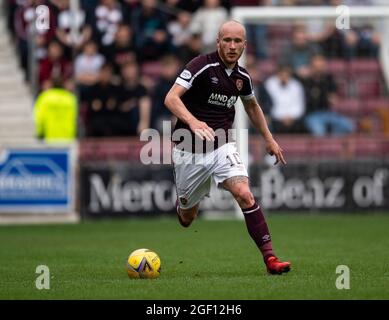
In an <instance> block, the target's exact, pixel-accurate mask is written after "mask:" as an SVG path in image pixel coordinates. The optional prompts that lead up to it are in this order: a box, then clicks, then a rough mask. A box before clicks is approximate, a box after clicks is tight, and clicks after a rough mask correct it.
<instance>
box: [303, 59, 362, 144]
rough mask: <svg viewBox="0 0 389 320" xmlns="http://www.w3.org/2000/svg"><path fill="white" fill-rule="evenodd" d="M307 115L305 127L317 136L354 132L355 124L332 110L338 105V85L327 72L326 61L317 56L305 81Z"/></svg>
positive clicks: (312, 61)
mask: <svg viewBox="0 0 389 320" xmlns="http://www.w3.org/2000/svg"><path fill="white" fill-rule="evenodd" d="M304 87H305V94H306V101H307V113H306V116H305V119H304V121H305V125H306V127H307V129H308V131H309V132H310V133H312V134H313V135H315V136H324V135H326V134H328V133H330V132H331V133H332V134H334V135H342V134H347V133H351V132H353V131H354V123H353V121H351V120H350V119H349V118H346V117H345V116H342V115H340V114H338V113H336V112H334V111H332V110H331V106H333V105H334V104H336V103H337V100H338V97H337V95H336V85H335V81H334V79H333V77H332V75H331V74H329V73H328V72H327V65H326V59H325V58H324V56H322V55H316V56H314V57H313V58H312V60H311V75H310V76H309V77H308V78H306V79H305V80H304Z"/></svg>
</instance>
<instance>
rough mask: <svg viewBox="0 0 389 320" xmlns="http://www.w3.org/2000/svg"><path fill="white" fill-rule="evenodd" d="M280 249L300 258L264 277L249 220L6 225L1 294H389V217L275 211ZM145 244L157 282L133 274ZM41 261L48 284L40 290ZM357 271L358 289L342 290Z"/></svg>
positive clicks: (353, 283) (0, 233)
mask: <svg viewBox="0 0 389 320" xmlns="http://www.w3.org/2000/svg"><path fill="white" fill-rule="evenodd" d="M267 219H268V224H269V227H270V230H271V233H272V237H273V245H274V248H275V250H276V253H277V254H278V255H279V257H280V258H282V259H287V260H289V261H291V262H292V270H291V271H290V272H289V273H288V274H285V275H282V276H270V275H267V274H266V270H265V266H264V264H263V263H262V259H261V258H260V255H259V253H258V251H257V249H256V247H255V245H254V242H253V241H252V240H251V238H250V237H249V235H248V233H247V231H246V226H245V223H244V221H233V220H220V221H209V220H203V219H198V220H197V221H195V222H194V224H193V225H192V226H191V227H190V228H189V229H184V228H182V227H181V226H180V225H179V224H178V222H177V221H176V220H175V219H168V218H162V219H146V220H135V219H126V220H106V221H92V222H82V223H80V224H76V225H39V226H37V225H35V226H1V227H0V261H1V263H0V274H1V279H0V299H233V300H239V299H389V215H376V214H372V215H357V214H354V215H336V214H330V215H312V214H307V215H303V214H301V215H299V214H289V215H287V214H270V215H268V218H267ZM138 248H149V249H152V250H154V251H156V252H157V253H158V254H159V256H160V257H161V260H162V272H161V276H160V277H159V278H158V279H154V280H148V279H137V280H133V279H129V278H128V277H127V274H126V269H125V263H126V259H127V256H128V255H129V253H130V252H131V251H132V250H134V249H138ZM38 265H47V266H48V267H49V270H50V278H51V279H50V289H49V290H38V289H36V287H35V280H36V278H37V277H38V276H39V275H38V274H36V273H35V270H36V267H37V266H38ZM338 265H347V266H348V267H349V268H350V289H348V290H347V289H343V290H338V289H337V288H336V286H335V281H336V278H337V277H338V276H339V274H336V267H337V266H338Z"/></svg>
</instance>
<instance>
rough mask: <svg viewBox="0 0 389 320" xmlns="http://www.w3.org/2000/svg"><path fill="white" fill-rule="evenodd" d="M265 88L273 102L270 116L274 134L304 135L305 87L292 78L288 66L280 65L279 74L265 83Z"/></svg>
mask: <svg viewBox="0 0 389 320" xmlns="http://www.w3.org/2000/svg"><path fill="white" fill-rule="evenodd" d="M265 88H266V90H267V92H268V93H269V95H270V97H271V101H272V102H273V104H272V108H271V110H270V115H271V119H272V123H271V124H272V128H273V130H274V132H275V133H302V132H303V131H304V130H303V126H302V117H303V115H304V112H305V97H304V87H303V85H302V84H301V83H300V82H299V81H298V80H297V79H294V78H293V77H292V69H291V68H290V67H289V66H287V65H280V66H279V67H278V71H277V74H276V75H274V76H271V77H270V78H269V79H267V80H266V81H265Z"/></svg>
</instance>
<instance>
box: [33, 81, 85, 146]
mask: <svg viewBox="0 0 389 320" xmlns="http://www.w3.org/2000/svg"><path fill="white" fill-rule="evenodd" d="M52 84H53V87H52V88H49V89H47V90H45V91H43V92H41V93H40V94H39V96H38V98H37V100H36V102H35V106H34V121H35V127H36V134H37V136H38V138H41V139H44V140H45V141H46V142H48V143H58V142H71V141H73V140H74V139H75V138H76V135H77V115H78V106H77V98H76V96H75V95H74V94H73V93H72V92H70V91H68V90H66V89H65V88H63V85H62V81H61V80H60V79H55V80H53V83H52Z"/></svg>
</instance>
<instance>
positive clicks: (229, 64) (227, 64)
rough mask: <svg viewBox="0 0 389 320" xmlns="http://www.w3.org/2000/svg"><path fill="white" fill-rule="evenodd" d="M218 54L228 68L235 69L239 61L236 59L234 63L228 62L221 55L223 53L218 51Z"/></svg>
mask: <svg viewBox="0 0 389 320" xmlns="http://www.w3.org/2000/svg"><path fill="white" fill-rule="evenodd" d="M217 54H218V56H219V58H220V60H221V61H222V62H223V64H224V66H225V67H226V69H229V70H232V69H234V67H235V65H236V64H237V63H238V62H237V61H235V62H234V63H228V62H226V61H225V60H224V59H223V57H222V56H221V54H220V52H219V51H217Z"/></svg>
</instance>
